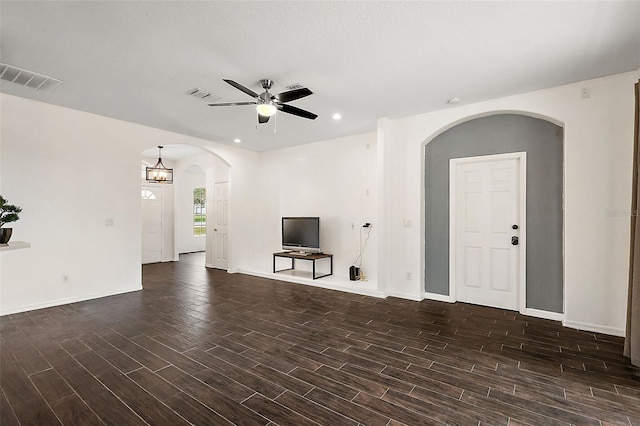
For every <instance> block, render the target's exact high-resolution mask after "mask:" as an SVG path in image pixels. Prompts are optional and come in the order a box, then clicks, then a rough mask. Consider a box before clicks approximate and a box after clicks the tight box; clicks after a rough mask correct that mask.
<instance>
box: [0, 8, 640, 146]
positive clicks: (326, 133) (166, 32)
mask: <svg viewBox="0 0 640 426" xmlns="http://www.w3.org/2000/svg"><path fill="white" fill-rule="evenodd" d="M0 15H1V21H0V24H1V29H0V39H1V40H0V62H3V63H7V64H10V65H14V66H17V67H21V68H25V69H28V70H30V71H34V72H37V73H41V74H46V75H49V76H52V77H55V78H58V79H61V80H63V83H62V84H61V85H59V86H58V87H56V88H55V89H53V90H51V91H40V92H38V91H35V90H33V89H28V88H25V87H22V86H18V85H15V84H12V83H7V82H4V81H3V82H2V84H1V85H0V90H1V91H2V92H4V93H9V94H13V95H17V96H23V97H26V98H32V99H37V100H40V101H43V102H48V103H52V104H56V105H62V106H66V107H70V108H74V109H78V110H83V111H89V112H92V113H96V114H100V115H104V116H108V117H113V118H118V119H121V120H126V121H131V122H135V123H140V124H144V125H147V126H152V127H157V128H160V129H166V130H170V131H174V132H178V133H182V134H187V135H191V136H196V137H200V138H204V139H207V140H210V141H215V142H220V143H226V144H232V145H233V144H234V143H233V139H234V138H240V139H241V140H242V143H241V144H239V145H238V146H241V147H243V148H247V149H251V150H256V151H265V150H270V149H276V148H281V147H286V146H291V145H295V144H301V143H308V142H312V141H317V140H325V139H331V138H335V137H340V136H345V135H351V134H358V133H364V132H369V131H374V130H375V128H376V127H375V126H376V120H377V119H378V118H379V117H390V118H397V117H403V116H408V115H413V114H417V113H423V112H428V111H433V110H439V109H443V108H450V107H451V106H450V105H448V104H447V100H448V99H450V98H453V97H459V98H461V99H462V103H469V102H476V101H480V100H484V99H491V98H497V97H501V96H506V95H511V94H516V93H522V92H527V91H531V90H537V89H541V88H546V87H552V86H557V85H561V84H565V83H570V82H575V81H580V80H585V79H590V78H595V77H600V76H604V75H610V74H616V73H620V72H625V71H631V70H635V69H638V67H640V2H638V1H626V2H621V1H589V2H584V1H580V2H552V1H545V2H542V1H541V2H529V1H511V2H485V1H472V2H461V1H446V2H445V1H425V2H409V1H383V2H368V1H349V2H346V1H338V2H333V1H319V2H310V1H294V2H268V1H260V2H255V1H248V2H240V1H225V2H222V1H209V2H206V1H205V2H200V1H198V2H196V1H184V2H183V1H168V2H155V1H135V2H116V1H108V2H100V1H69V2H57V1H48V2H36V1H17V2H11V1H4V0H3V1H1V2H0ZM223 78H227V79H232V80H235V81H237V82H239V83H241V84H243V85H245V86H248V87H250V88H252V89H253V90H254V91H256V92H261V90H259V86H258V83H257V82H258V80H259V79H261V78H270V79H272V80H274V81H275V84H274V87H273V90H272V92H274V93H278V92H281V91H284V90H286V88H285V86H287V85H290V84H294V83H300V84H302V85H303V86H306V87H308V88H310V89H311V90H312V91H313V92H314V94H313V95H311V96H309V97H307V98H304V99H300V100H297V101H293V102H292V103H291V104H292V105H294V106H297V107H300V108H303V109H307V110H309V111H312V112H315V113H317V114H318V115H319V117H318V118H317V119H316V120H315V121H311V120H307V119H304V118H298V117H294V116H290V115H287V114H283V113H278V114H277V123H273V121H275V120H273V119H272V120H271V122H270V123H269V124H267V125H261V126H259V127H258V128H256V127H257V125H256V113H255V109H254V108H253V107H252V106H234V107H208V106H207V105H206V101H204V100H202V99H196V98H194V97H192V96H188V95H187V92H188V91H189V90H190V89H193V88H196V87H198V88H202V89H204V90H207V91H210V92H212V93H213V94H214V95H217V96H220V99H219V100H218V102H234V101H250V100H251V98H250V97H249V96H247V95H246V94H244V93H242V92H240V91H238V90H237V89H234V88H233V87H231V86H229V85H227V84H226V83H224V82H223V81H222V79H223ZM334 112H340V113H341V114H342V116H343V119H342V120H341V121H334V120H332V119H331V115H332V114H333V113H334ZM275 125H277V132H276V133H274V128H275Z"/></svg>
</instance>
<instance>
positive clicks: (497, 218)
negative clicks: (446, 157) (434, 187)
mask: <svg viewBox="0 0 640 426" xmlns="http://www.w3.org/2000/svg"><path fill="white" fill-rule="evenodd" d="M525 167H526V157H525V153H516V154H504V155H492V156H484V157H475V158H465V159H454V160H451V186H450V191H451V194H450V197H451V200H452V205H451V207H452V208H451V213H450V215H451V217H450V223H451V225H452V239H451V245H452V247H451V249H452V250H451V259H450V262H451V280H452V282H451V284H452V288H454V289H455V294H456V298H457V300H459V301H462V302H469V303H474V304H479V305H485V306H493V307H497V308H504V309H511V310H522V309H524V303H523V300H524V288H525V286H524V284H525V283H524V277H525V275H524V270H525V263H524V262H525V257H524V250H525V246H524V243H525V241H524V236H525V233H524V225H525V223H524V206H525V204H524V188H525V182H524V179H525V176H526V174H525V173H523V172H524V168H525ZM514 228H517V229H514ZM516 240H517V241H516Z"/></svg>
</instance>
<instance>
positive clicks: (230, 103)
mask: <svg viewBox="0 0 640 426" xmlns="http://www.w3.org/2000/svg"><path fill="white" fill-rule="evenodd" d="M255 104H256V102H226V103H222V104H208V105H209V106H234V105H255Z"/></svg>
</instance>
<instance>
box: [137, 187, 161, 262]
mask: <svg viewBox="0 0 640 426" xmlns="http://www.w3.org/2000/svg"><path fill="white" fill-rule="evenodd" d="M141 220H142V263H143V264H144V263H156V262H161V261H162V188H158V187H157V186H151V185H143V186H142V217H141Z"/></svg>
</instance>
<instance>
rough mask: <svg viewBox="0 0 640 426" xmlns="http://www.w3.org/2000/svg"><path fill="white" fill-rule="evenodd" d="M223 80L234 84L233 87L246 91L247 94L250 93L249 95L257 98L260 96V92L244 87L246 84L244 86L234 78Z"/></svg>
mask: <svg viewBox="0 0 640 426" xmlns="http://www.w3.org/2000/svg"><path fill="white" fill-rule="evenodd" d="M222 80H223V81H224V82H225V83H227V84H230V85H232V86H233V87H235V88H236V89H238V90H241V91H243V92H244V93H246V94H247V95H249V96H251V97H254V98H257V97H258V94H257V93H256V92H254V91H253V90H251V89H248V88H246V87H244V86H243V85H242V84H240V83H236V82H235V81H233V80H225V79H222Z"/></svg>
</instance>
